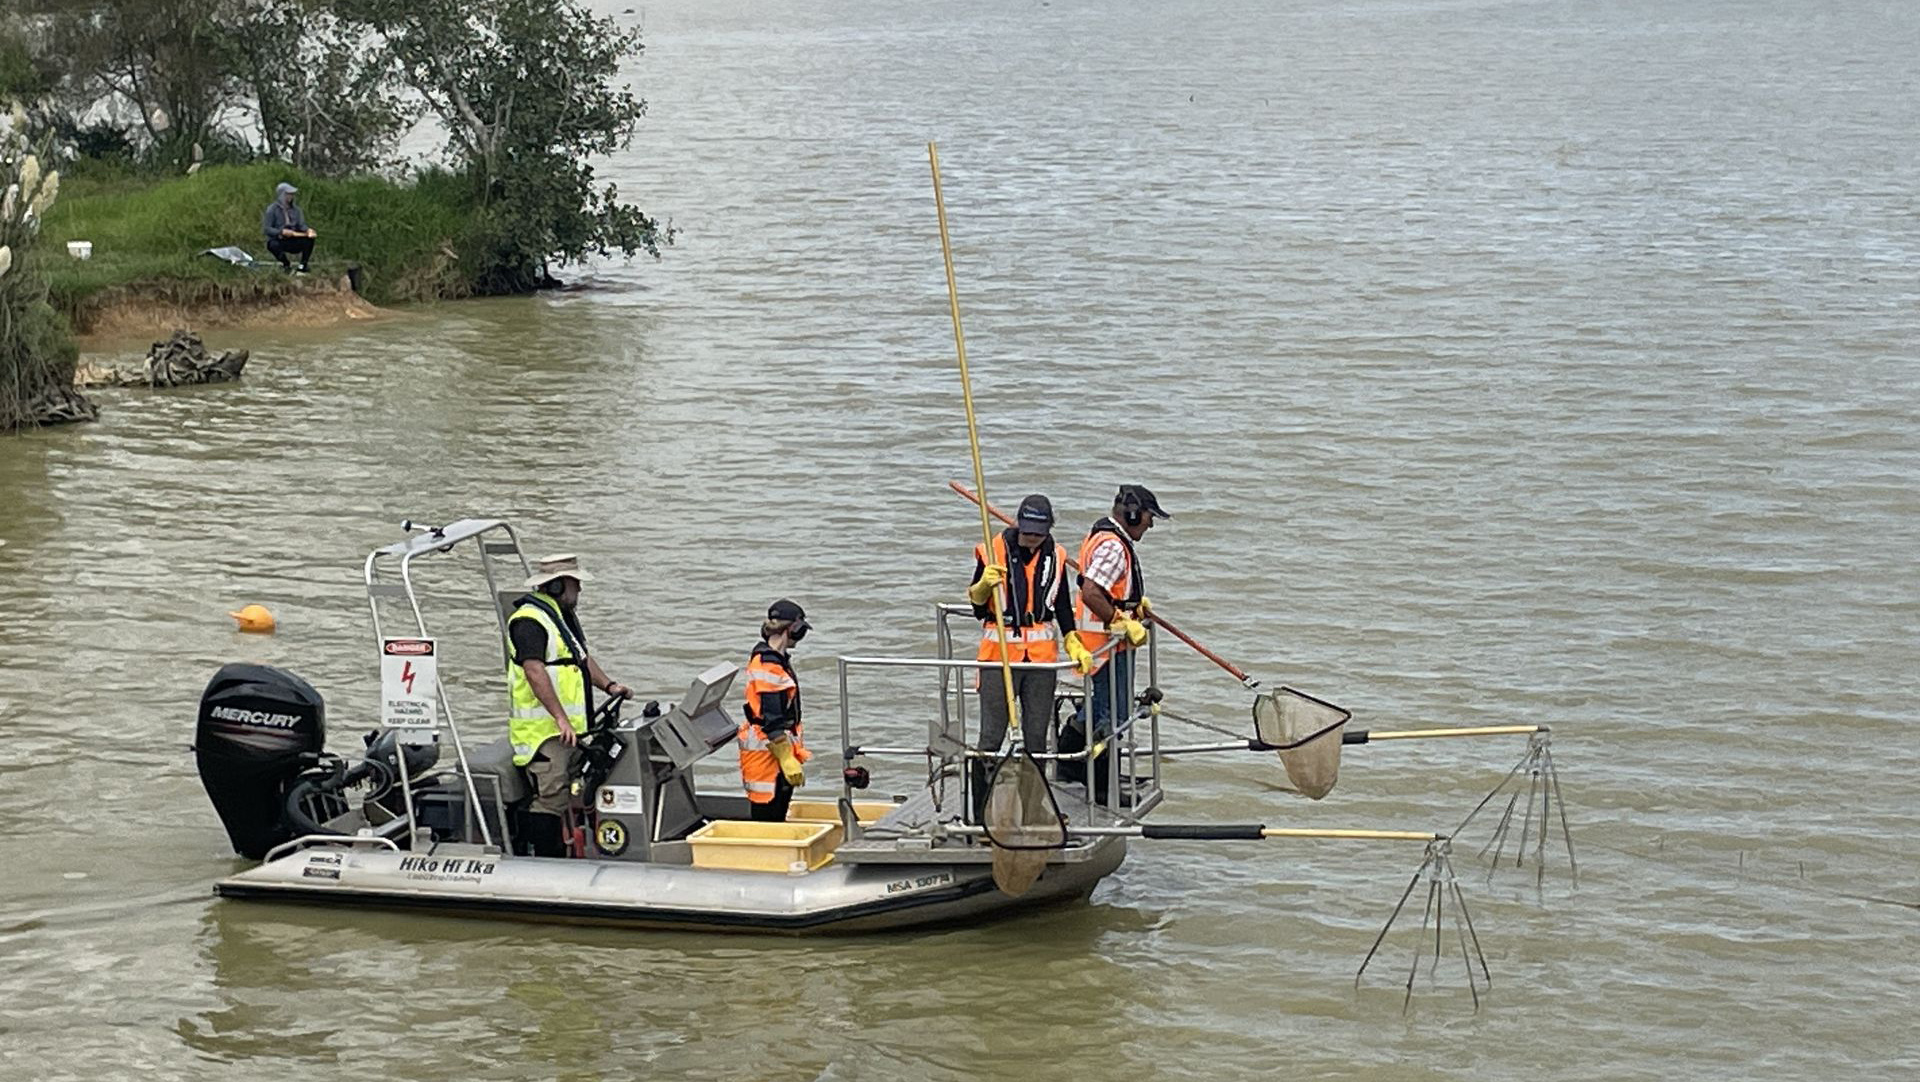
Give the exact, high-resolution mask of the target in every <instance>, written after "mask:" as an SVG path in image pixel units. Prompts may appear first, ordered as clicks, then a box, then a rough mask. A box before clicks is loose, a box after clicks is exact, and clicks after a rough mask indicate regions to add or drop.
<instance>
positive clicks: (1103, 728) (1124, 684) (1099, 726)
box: [1082, 650, 1133, 740]
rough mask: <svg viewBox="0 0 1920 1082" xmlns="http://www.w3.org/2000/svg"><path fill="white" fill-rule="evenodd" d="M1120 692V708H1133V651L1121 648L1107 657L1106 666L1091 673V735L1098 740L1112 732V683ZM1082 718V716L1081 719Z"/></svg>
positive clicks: (1127, 709) (1126, 710)
mask: <svg viewBox="0 0 1920 1082" xmlns="http://www.w3.org/2000/svg"><path fill="white" fill-rule="evenodd" d="M1115 682H1117V683H1118V685H1119V687H1118V691H1119V693H1120V709H1121V711H1123V712H1129V713H1130V712H1131V711H1132V709H1133V651H1131V650H1123V651H1121V652H1119V653H1117V654H1114V655H1112V656H1111V657H1109V658H1108V659H1107V664H1106V667H1104V668H1102V669H1101V670H1100V671H1099V672H1097V673H1094V674H1093V696H1092V698H1091V699H1090V700H1089V702H1090V704H1091V706H1092V708H1093V737H1092V739H1094V740H1099V739H1102V738H1103V737H1105V736H1106V735H1107V734H1109V733H1111V732H1113V718H1114V701H1113V700H1114V690H1115V688H1114V683H1115ZM1082 720H1084V718H1083V719H1082Z"/></svg>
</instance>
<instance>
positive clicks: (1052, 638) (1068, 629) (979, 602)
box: [967, 494, 1090, 822]
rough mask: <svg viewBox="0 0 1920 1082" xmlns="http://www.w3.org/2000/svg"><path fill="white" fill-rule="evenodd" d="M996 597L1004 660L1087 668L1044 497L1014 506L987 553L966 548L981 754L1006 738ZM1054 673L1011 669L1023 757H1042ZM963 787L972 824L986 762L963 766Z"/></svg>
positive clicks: (981, 802)
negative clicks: (976, 631)
mask: <svg viewBox="0 0 1920 1082" xmlns="http://www.w3.org/2000/svg"><path fill="white" fill-rule="evenodd" d="M996 591H997V592H998V593H999V602H1000V613H1001V619H1002V620H1003V621H1004V622H1005V624H1006V629H1007V650H1008V654H1007V660H1008V661H1011V662H1014V663H1016V664H1017V663H1020V662H1034V663H1037V664H1054V663H1057V662H1058V661H1060V659H1061V658H1060V655H1061V653H1062V649H1063V648H1064V650H1065V653H1066V654H1067V655H1068V656H1069V657H1071V658H1073V660H1074V661H1075V662H1077V663H1079V664H1080V665H1081V666H1083V671H1084V666H1085V665H1087V664H1089V663H1090V658H1089V655H1088V651H1087V649H1086V647H1084V646H1082V645H1081V643H1080V636H1079V635H1078V634H1077V633H1076V632H1075V631H1074V629H1073V600H1072V596H1071V594H1070V592H1069V591H1068V589H1067V550H1066V549H1064V548H1062V547H1061V546H1060V544H1059V543H1058V542H1056V541H1055V540H1054V539H1053V505H1052V504H1051V503H1049V502H1048V501H1047V498H1046V497H1045V496H1041V495H1037V494H1036V495H1032V496H1028V497H1027V498H1026V499H1024V500H1021V501H1020V510H1019V511H1018V513H1016V514H1015V515H1014V524H1013V525H1012V526H1010V527H1008V528H1007V529H1005V530H1003V531H1001V532H1000V533H999V534H997V535H995V536H994V539H993V550H992V551H991V552H989V551H987V547H986V546H984V545H975V546H973V582H972V584H971V585H969V586H968V587H967V600H968V601H970V602H972V603H973V615H974V618H975V619H977V620H979V621H980V648H979V651H978V653H976V654H975V660H977V661H991V662H994V663H995V664H994V665H993V666H992V667H982V668H981V669H979V670H977V675H978V677H979V682H978V685H977V686H978V687H979V689H980V742H979V744H978V745H977V747H978V748H979V750H980V751H983V752H986V753H988V754H989V755H997V754H998V753H999V751H1000V745H1001V744H1002V743H1003V742H1004V741H1005V740H1006V738H1007V722H1008V717H1007V690H1006V684H1005V681H1004V679H1003V678H1002V676H1001V674H1000V671H999V667H998V663H999V661H1000V633H999V630H998V629H997V628H995V627H994V623H993V600H994V594H995V592H996ZM1059 678H1060V674H1059V672H1058V671H1057V670H1054V669H1015V670H1013V693H1014V696H1015V698H1016V700H1017V701H1018V702H1019V704H1020V739H1021V741H1022V742H1023V743H1024V744H1025V746H1026V749H1027V750H1028V751H1030V752H1045V751H1046V750H1047V727H1048V725H1049V723H1050V721H1051V719H1052V715H1053V693H1054V689H1055V687H1056V686H1057V684H1058V683H1059ZM967 780H968V786H969V790H970V804H971V808H972V811H973V821H974V822H979V821H980V819H981V814H982V811H983V809H984V808H985V806H986V804H985V802H986V789H987V761H986V760H982V759H973V760H970V761H969V762H968V768H967Z"/></svg>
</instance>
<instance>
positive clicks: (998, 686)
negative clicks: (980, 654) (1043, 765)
mask: <svg viewBox="0 0 1920 1082" xmlns="http://www.w3.org/2000/svg"><path fill="white" fill-rule="evenodd" d="M1059 683H1060V674H1059V673H1058V672H1056V671H1054V670H1052V669H1015V670H1014V672H1013V694H1014V697H1015V698H1016V699H1018V700H1019V702H1020V739H1021V741H1022V742H1023V743H1025V744H1026V746H1027V750H1028V751H1030V752H1033V753H1034V754H1035V755H1040V754H1044V753H1045V752H1046V750H1047V727H1048V726H1049V725H1050V724H1052V722H1053V692H1054V688H1055V687H1057V686H1058V685H1059ZM1007 721H1008V719H1007V684H1006V677H1004V676H1002V675H1001V673H1000V670H999V668H998V667H995V668H991V669H981V670H980V750H981V751H986V752H993V753H996V754H997V753H998V752H999V751H1000V745H1001V744H1003V743H1005V742H1006V739H1007Z"/></svg>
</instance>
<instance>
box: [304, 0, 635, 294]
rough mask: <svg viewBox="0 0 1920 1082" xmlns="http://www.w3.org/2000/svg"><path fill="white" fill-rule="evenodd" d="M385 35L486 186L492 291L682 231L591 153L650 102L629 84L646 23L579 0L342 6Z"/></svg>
mask: <svg viewBox="0 0 1920 1082" xmlns="http://www.w3.org/2000/svg"><path fill="white" fill-rule="evenodd" d="M335 10H336V11H338V12H339V13H340V14H341V15H342V16H343V17H344V18H347V19H350V20H352V21H355V22H358V23H359V24H361V25H362V26H365V27H366V28H367V29H368V30H370V31H371V32H373V33H374V34H375V35H377V37H378V39H379V40H380V43H381V47H382V48H383V50H384V52H385V54H386V55H387V56H388V57H390V58H391V59H392V61H393V63H394V65H395V70H396V71H397V72H398V73H399V77H400V78H401V80H402V81H404V82H405V83H406V85H407V86H408V87H410V88H411V89H412V90H413V91H414V93H416V94H418V95H419V96H420V99H421V100H422V101H423V102H424V103H425V104H426V107H427V110H428V111H429V112H431V113H432V114H433V115H434V116H435V117H437V118H438V119H439V121H440V123H441V125H442V126H443V127H445V129H446V131H447V144H446V146H447V150H448V152H449V153H450V154H451V155H453V156H454V157H455V158H456V159H457V160H458V161H459V162H460V163H461V164H462V165H463V166H464V168H465V169H466V171H467V174H468V176H469V177H470V179H471V180H472V182H473V185H474V197H475V202H476V205H477V207H478V211H479V213H478V216H477V217H478V226H477V229H476V232H475V234H474V235H473V236H471V237H469V238H468V239H467V243H466V245H465V247H466V248H467V254H468V256H469V258H471V259H472V260H474V261H475V262H477V263H478V264H480V265H478V266H469V267H468V270H469V273H471V274H472V275H473V276H474V279H475V287H476V288H477V289H478V290H479V291H481V292H520V291H525V290H528V289H533V288H537V287H539V286H541V285H545V284H548V283H550V282H551V279H550V278H549V277H548V275H547V272H546V268H547V265H548V264H549V263H550V262H553V261H559V262H562V263H565V262H570V261H574V260H578V259H581V258H583V257H585V256H587V255H589V254H598V255H607V254H611V253H614V252H619V253H620V254H622V255H627V256H632V255H634V254H636V253H638V252H641V251H645V252H647V253H648V254H650V255H654V256H658V255H659V254H660V245H661V244H670V243H672V231H671V229H670V228H664V227H662V226H661V225H660V224H659V223H657V222H655V221H654V220H653V219H652V218H649V217H648V216H647V215H646V214H644V213H642V212H641V211H640V210H639V209H638V208H636V207H633V206H631V205H628V204H625V203H622V202H620V199H619V192H618V191H617V190H616V189H615V188H614V187H613V186H612V185H604V186H601V185H598V184H596V182H595V180H594V172H593V167H592V166H591V165H590V164H588V159H589V158H591V157H593V156H596V155H605V154H609V153H612V152H614V151H616V150H620V149H622V148H624V147H625V146H627V144H628V143H629V142H631V140H632V138H633V131H634V126H635V125H636V124H637V123H638V121H639V119H640V117H641V116H642V115H643V114H644V113H645V112H646V102H644V101H642V100H641V99H640V98H638V97H636V96H635V95H634V94H633V92H632V91H631V90H629V89H627V88H626V87H625V86H624V85H622V84H621V83H619V82H618V76H619V74H620V67H621V64H622V63H623V62H624V61H627V60H630V59H633V58H636V57H638V56H639V54H640V51H641V44H640V35H639V33H638V32H637V31H632V30H622V29H621V28H620V27H619V26H618V25H617V24H616V23H614V22H613V20H611V19H600V18H595V17H594V16H592V15H590V14H588V13H587V12H586V11H584V10H582V9H581V8H580V7H579V6H578V4H576V3H575V2H574V0H337V2H336V7H335Z"/></svg>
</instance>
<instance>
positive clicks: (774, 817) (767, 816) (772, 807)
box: [752, 774, 793, 823]
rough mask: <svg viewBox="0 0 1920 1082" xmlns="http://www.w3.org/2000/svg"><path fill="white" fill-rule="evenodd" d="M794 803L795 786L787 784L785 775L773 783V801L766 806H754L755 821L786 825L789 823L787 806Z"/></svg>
mask: <svg viewBox="0 0 1920 1082" xmlns="http://www.w3.org/2000/svg"><path fill="white" fill-rule="evenodd" d="M792 803H793V786H791V785H789V784H787V779H786V776H785V775H784V774H783V775H781V776H780V777H778V778H775V779H774V781H773V799H772V800H769V801H767V802H766V803H765V804H755V805H754V806H753V811H752V815H753V821H754V822H756V823H784V822H786V821H787V806H788V805H789V804H792Z"/></svg>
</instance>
